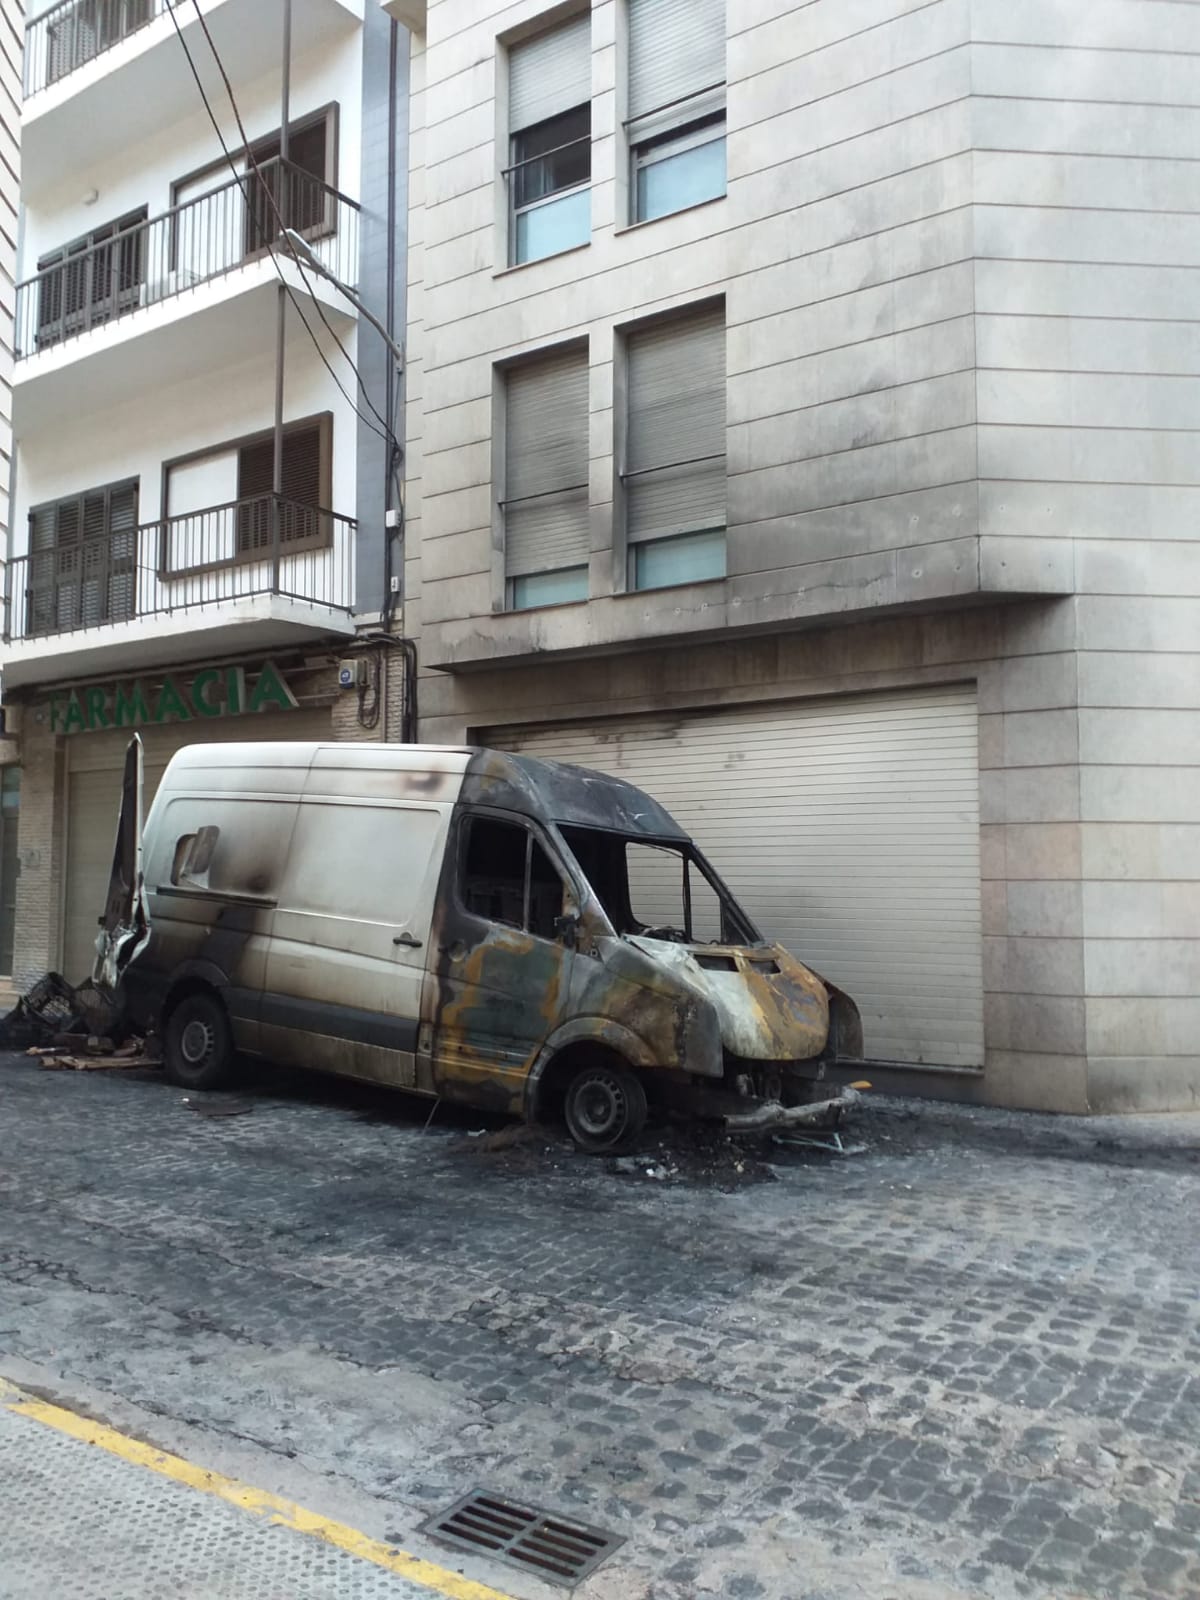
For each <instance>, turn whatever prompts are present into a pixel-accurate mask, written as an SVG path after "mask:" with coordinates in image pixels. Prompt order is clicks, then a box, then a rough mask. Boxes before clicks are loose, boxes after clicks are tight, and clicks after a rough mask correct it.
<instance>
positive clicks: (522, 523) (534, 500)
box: [500, 349, 590, 610]
mask: <svg viewBox="0 0 1200 1600" xmlns="http://www.w3.org/2000/svg"><path fill="white" fill-rule="evenodd" d="M504 398H505V419H504V422H505V426H504V441H505V444H504V500H503V501H502V502H501V507H500V509H501V513H502V515H503V519H504V571H505V579H506V589H507V595H506V604H507V605H508V606H510V607H511V608H512V609H513V610H522V609H525V608H527V607H530V606H546V605H559V604H562V603H563V602H564V601H569V600H586V599H587V593H588V547H589V543H590V534H589V522H588V357H587V351H586V349H584V350H579V349H574V350H569V351H564V352H560V353H556V354H555V355H552V356H549V357H544V358H542V359H540V360H537V361H532V362H528V363H526V364H523V365H521V366H519V367H512V368H510V369H509V371H508V372H507V374H506V376H505V380H504Z"/></svg>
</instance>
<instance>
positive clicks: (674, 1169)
mask: <svg viewBox="0 0 1200 1600" xmlns="http://www.w3.org/2000/svg"><path fill="white" fill-rule="evenodd" d="M443 1148H444V1150H445V1151H446V1152H447V1154H449V1155H452V1156H460V1157H467V1158H469V1159H474V1160H479V1161H483V1162H486V1164H487V1166H488V1169H489V1170H490V1171H496V1172H500V1173H503V1174H506V1175H511V1176H514V1177H515V1176H530V1175H533V1174H539V1175H551V1174H554V1173H556V1172H566V1171H568V1170H569V1171H571V1172H573V1173H579V1172H599V1173H605V1174H607V1175H609V1176H612V1177H615V1178H619V1179H622V1180H624V1181H626V1182H631V1183H639V1184H641V1183H648V1184H663V1185H667V1184H673V1183H674V1184H687V1185H691V1186H697V1185H698V1186H701V1187H706V1188H712V1189H719V1190H723V1191H726V1192H731V1191H733V1190H735V1189H742V1188H746V1187H749V1186H750V1185H751V1184H756V1183H774V1182H775V1173H774V1171H773V1170H772V1167H771V1160H772V1155H773V1151H772V1146H771V1143H770V1140H769V1139H768V1138H765V1137H764V1138H762V1139H747V1138H745V1137H741V1138H734V1137H732V1136H731V1135H730V1134H728V1133H726V1132H725V1131H724V1129H723V1128H719V1127H715V1126H713V1125H711V1124H705V1123H702V1122H680V1123H673V1124H667V1125H665V1126H661V1127H658V1128H652V1129H649V1130H647V1132H646V1134H645V1135H644V1136H643V1138H642V1139H640V1140H639V1141H638V1146H637V1148H636V1149H634V1150H631V1151H627V1152H624V1153H622V1154H619V1155H610V1156H604V1155H599V1156H597V1155H587V1154H584V1153H583V1152H581V1151H578V1150H577V1149H576V1148H575V1146H574V1144H572V1142H571V1140H570V1139H568V1138H567V1137H566V1136H565V1135H564V1134H563V1133H562V1131H561V1130H560V1129H557V1128H551V1127H545V1126H543V1125H541V1124H537V1123H534V1124H525V1123H510V1124H506V1125H505V1126H503V1127H500V1128H496V1129H492V1130H487V1129H481V1130H480V1131H479V1132H470V1133H468V1134H467V1135H466V1136H465V1137H455V1138H454V1139H452V1140H449V1141H448V1142H447V1143H446V1144H445V1145H444V1146H443Z"/></svg>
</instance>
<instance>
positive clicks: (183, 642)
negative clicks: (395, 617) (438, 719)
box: [3, 494, 356, 688]
mask: <svg viewBox="0 0 1200 1600" xmlns="http://www.w3.org/2000/svg"><path fill="white" fill-rule="evenodd" d="M355 534H356V524H355V523H354V522H353V521H352V520H351V519H350V518H348V517H342V516H338V515H337V514H336V513H334V512H332V511H324V510H319V509H317V508H316V507H313V506H306V505H298V504H296V503H295V502H293V501H289V500H284V499H281V498H279V499H277V498H276V497H275V496H274V495H269V494H268V495H257V496H253V497H250V498H245V499H241V500H235V501H231V502H230V503H229V504H227V505H221V506H211V507H207V508H205V509H203V510H200V511H193V512H189V513H187V514H186V515H183V516H177V517H169V518H165V519H163V520H162V521H159V522H151V523H145V524H143V525H142V526H141V527H133V526H131V527H129V528H128V529H120V528H113V529H112V530H111V531H110V532H109V533H108V534H107V535H106V536H105V537H103V538H91V539H80V540H77V541H74V542H69V543H68V542H66V541H63V540H60V542H59V543H58V545H57V546H56V547H55V548H54V549H49V550H35V551H33V552H32V553H30V554H27V555H23V556H17V557H15V558H14V559H13V560H11V561H9V563H8V565H7V567H6V568H5V593H4V644H5V649H4V660H3V670H4V681H5V684H6V685H7V686H8V687H10V688H20V687H21V686H22V685H27V684H32V683H37V682H44V681H45V680H46V679H48V678H49V677H51V676H54V677H62V676H65V675H71V676H75V675H78V674H83V673H88V672H103V671H105V670H106V669H107V668H108V667H109V666H110V665H115V664H118V663H119V664H120V666H121V668H122V670H125V669H126V668H129V667H138V666H151V665H155V664H158V663H161V662H163V661H165V660H173V661H177V660H183V659H186V657H187V656H188V655H192V654H194V655H196V656H201V655H207V654H212V653H213V652H214V651H217V650H231V649H244V648H253V649H257V648H260V647H261V648H263V649H271V648H276V647H279V648H282V647H283V646H286V645H290V644H297V643H302V642H305V641H306V640H312V639H313V638H314V637H318V636H324V635H328V634H330V633H334V634H344V635H347V636H349V635H351V634H353V632H354V625H353V622H352V620H351V612H352V610H353V606H354V545H355Z"/></svg>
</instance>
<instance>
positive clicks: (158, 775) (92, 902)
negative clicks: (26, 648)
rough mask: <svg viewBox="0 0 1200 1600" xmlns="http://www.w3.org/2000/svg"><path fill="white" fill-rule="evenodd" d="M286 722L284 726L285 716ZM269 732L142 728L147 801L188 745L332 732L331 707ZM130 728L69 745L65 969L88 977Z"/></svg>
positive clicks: (70, 975) (254, 726)
mask: <svg viewBox="0 0 1200 1600" xmlns="http://www.w3.org/2000/svg"><path fill="white" fill-rule="evenodd" d="M282 722H286V728H284V729H281V723H282ZM270 724H271V732H270V734H267V732H266V729H265V727H264V725H263V722H262V721H251V720H250V719H249V718H242V719H240V720H239V719H238V718H234V717H230V718H223V719H221V720H220V721H219V722H218V721H215V720H214V721H213V722H210V723H207V724H206V725H205V726H204V727H203V728H198V729H193V728H191V727H184V728H169V729H168V728H152V729H142V730H141V732H142V739H143V741H144V743H145V757H144V762H145V778H146V791H145V807H146V812H147V814H149V811H150V803H151V801H152V800H153V799H154V796H155V793H156V792H157V790H158V785H159V783H160V782H161V780H162V775H163V773H164V772H165V771H166V770H167V762H168V761H169V760H170V759H171V757H172V756H173V755H174V754H175V751H176V750H181V749H182V748H183V746H184V745H186V744H199V743H201V742H202V741H203V742H204V743H209V744H211V743H222V744H233V743H235V742H237V741H238V737H239V735H240V736H241V738H243V739H250V738H252V737H257V738H259V739H261V738H264V737H278V738H283V737H286V738H288V739H328V738H329V711H328V709H325V710H312V711H308V710H306V711H292V712H289V713H287V715H286V718H279V719H277V718H274V717H272V718H270ZM128 744H129V734H128V733H94V734H75V735H73V736H72V739H71V741H70V744H69V747H68V759H69V762H70V775H69V778H68V783H67V886H66V903H65V913H64V921H63V976H64V977H65V978H66V979H67V980H68V982H70V983H82V981H83V980H84V978H87V977H89V976H90V975H91V971H92V961H93V958H94V956H95V953H96V952H95V946H96V933H97V919H98V918H99V916H100V913H101V911H103V909H104V897H105V895H106V894H107V892H108V875H109V872H110V871H111V869H112V857H113V844H114V841H115V839H116V833H117V810H118V808H119V806H120V803H121V773H122V770H123V768H124V762H125V750H126V747H127V746H128Z"/></svg>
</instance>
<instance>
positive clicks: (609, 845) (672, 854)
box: [561, 827, 761, 944]
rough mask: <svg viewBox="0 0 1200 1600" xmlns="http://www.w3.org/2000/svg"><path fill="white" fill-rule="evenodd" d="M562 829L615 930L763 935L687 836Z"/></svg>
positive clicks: (691, 938)
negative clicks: (651, 836) (657, 836)
mask: <svg viewBox="0 0 1200 1600" xmlns="http://www.w3.org/2000/svg"><path fill="white" fill-rule="evenodd" d="M561 832H562V836H563V838H564V839H565V840H566V842H567V844H568V845H569V846H570V848H571V851H572V852H573V854H574V856H575V859H576V860H577V861H578V863H579V865H580V867H581V869H582V870H583V874H584V876H585V877H586V878H587V880H588V882H589V883H590V884H591V886H592V889H593V890H594V891H595V894H596V898H597V899H598V900H599V901H600V904H601V905H602V906H603V907H604V910H605V913H606V915H607V916H608V920H609V921H610V922H611V923H612V925H613V928H614V929H615V930H616V932H617V933H620V934H629V933H632V934H638V935H641V936H643V937H645V938H648V939H669V940H672V941H674V942H676V943H680V944H759V943H761V939H760V937H759V934H758V932H757V930H756V929H755V927H754V925H753V924H752V923H751V922H750V920H749V918H748V917H747V916H746V914H745V912H743V911H742V910H741V908H740V907H739V906H738V905H737V903H736V901H734V900H733V898H732V897H731V896H730V894H729V891H728V890H727V889H726V888H725V886H724V884H722V883H721V881H720V880H719V879H718V878H717V877H716V876H715V874H714V873H713V871H712V869H711V868H710V867H709V866H708V863H707V862H706V861H705V860H704V859H703V857H702V856H701V855H700V854H699V852H698V851H697V850H696V848H695V846H694V845H692V844H691V843H690V842H688V841H685V840H676V839H646V838H643V837H639V838H636V839H635V838H629V837H626V836H624V835H622V834H618V833H607V832H605V831H604V830H603V829H600V828H572V827H564V828H562V830H561Z"/></svg>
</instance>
